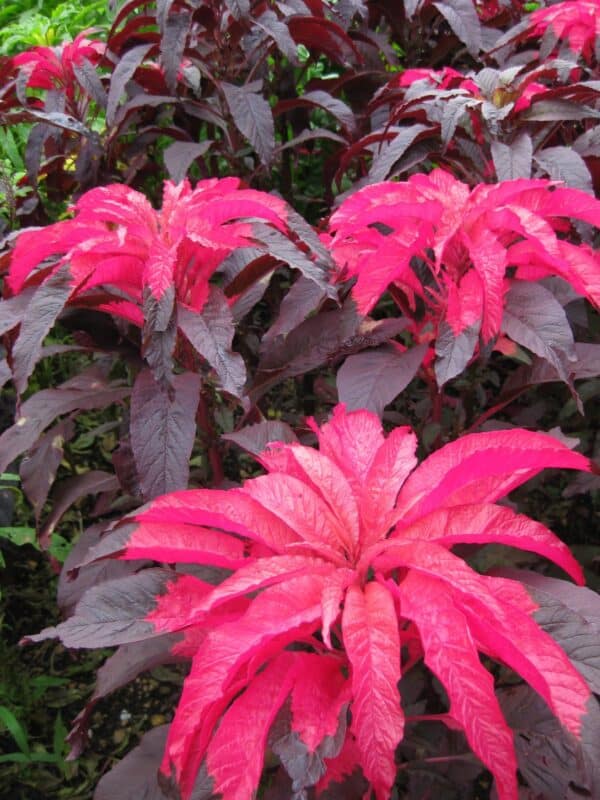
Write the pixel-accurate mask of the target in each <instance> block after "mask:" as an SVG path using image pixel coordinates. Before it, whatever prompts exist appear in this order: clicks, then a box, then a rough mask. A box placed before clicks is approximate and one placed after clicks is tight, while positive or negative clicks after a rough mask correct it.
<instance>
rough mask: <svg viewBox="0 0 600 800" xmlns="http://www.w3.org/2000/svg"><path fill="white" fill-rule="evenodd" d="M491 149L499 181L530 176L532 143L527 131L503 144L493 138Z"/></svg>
mask: <svg viewBox="0 0 600 800" xmlns="http://www.w3.org/2000/svg"><path fill="white" fill-rule="evenodd" d="M491 149H492V158H493V160H494V168H495V170H496V177H497V178H498V180H499V181H512V180H514V179H515V178H530V177H531V158H532V155H533V144H532V141H531V137H530V136H529V134H528V133H520V134H519V135H518V136H517V137H516V139H515V140H514V141H513V142H512V143H511V144H503V143H502V142H499V141H498V140H497V139H494V141H493V142H492V144H491Z"/></svg>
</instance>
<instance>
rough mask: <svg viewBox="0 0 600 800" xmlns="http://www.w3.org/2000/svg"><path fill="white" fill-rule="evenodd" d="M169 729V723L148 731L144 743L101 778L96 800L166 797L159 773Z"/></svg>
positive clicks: (153, 799) (147, 799)
mask: <svg viewBox="0 0 600 800" xmlns="http://www.w3.org/2000/svg"><path fill="white" fill-rule="evenodd" d="M168 732H169V726H168V725H161V726H160V727H158V728H153V729H152V730H151V731H148V733H146V734H145V735H144V737H143V738H142V741H141V742H140V744H139V745H138V746H137V747H135V748H134V749H133V750H132V751H131V752H130V753H128V754H127V755H126V756H125V758H123V759H122V760H121V761H119V762H118V764H116V766H114V767H113V768H112V769H111V770H110V772H107V773H106V775H104V776H103V777H102V778H101V779H100V782H99V783H98V786H97V787H96V791H95V792H94V800H166V795H165V794H163V792H162V790H161V788H160V786H159V785H158V779H157V777H156V773H157V770H158V767H159V766H160V761H161V758H162V754H163V750H164V748H165V742H166V741H167V734H168Z"/></svg>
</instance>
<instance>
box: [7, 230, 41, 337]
mask: <svg viewBox="0 0 600 800" xmlns="http://www.w3.org/2000/svg"><path fill="white" fill-rule="evenodd" d="M30 230H31V229H30ZM34 292H35V288H33V287H32V288H31V289H26V290H25V291H24V292H21V293H20V294H17V295H15V297H9V298H8V300H0V335H2V334H4V333H6V332H7V331H10V330H12V329H13V328H16V326H17V325H19V323H20V322H21V321H22V319H23V317H24V315H25V313H26V311H27V306H28V305H29V303H30V301H31V298H32V296H33V294H34Z"/></svg>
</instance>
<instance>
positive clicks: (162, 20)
mask: <svg viewBox="0 0 600 800" xmlns="http://www.w3.org/2000/svg"><path fill="white" fill-rule="evenodd" d="M172 5H173V0H156V21H157V23H158V29H159V30H160V34H161V36H162V35H163V31H164V29H165V25H166V24H167V17H168V16H169V12H170V10H171V6H172Z"/></svg>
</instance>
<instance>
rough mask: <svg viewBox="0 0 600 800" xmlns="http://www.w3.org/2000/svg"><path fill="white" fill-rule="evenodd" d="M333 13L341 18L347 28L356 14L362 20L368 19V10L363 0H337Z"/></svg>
mask: <svg viewBox="0 0 600 800" xmlns="http://www.w3.org/2000/svg"><path fill="white" fill-rule="evenodd" d="M335 13H336V14H337V15H338V16H339V17H341V18H342V20H343V21H344V24H345V25H346V28H348V27H349V26H350V23H351V22H352V20H353V19H354V17H355V16H356V15H357V14H358V16H359V17H360V18H361V19H363V20H366V19H368V15H369V10H368V8H367V6H366V3H365V0H339V2H338V4H337V5H336V7H335Z"/></svg>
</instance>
